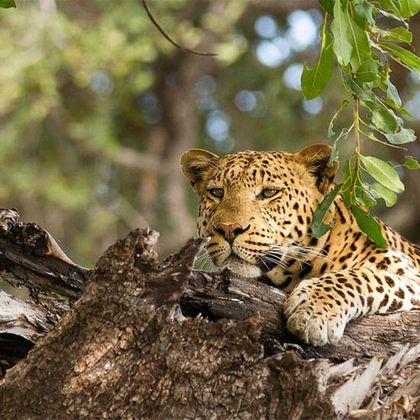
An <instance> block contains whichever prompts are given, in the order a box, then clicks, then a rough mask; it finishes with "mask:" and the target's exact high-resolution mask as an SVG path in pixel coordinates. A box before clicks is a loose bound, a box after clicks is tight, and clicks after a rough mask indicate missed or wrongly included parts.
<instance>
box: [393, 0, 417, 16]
mask: <svg viewBox="0 0 420 420" xmlns="http://www.w3.org/2000/svg"><path fill="white" fill-rule="evenodd" d="M398 6H399V11H400V14H401V16H402V17H404V18H409V17H411V16H414V15H415V14H416V13H417V12H418V11H419V10H420V1H419V0H399V1H398Z"/></svg>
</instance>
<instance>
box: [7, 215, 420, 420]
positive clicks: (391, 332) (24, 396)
mask: <svg viewBox="0 0 420 420" xmlns="http://www.w3.org/2000/svg"><path fill="white" fill-rule="evenodd" d="M3 214H4V213H3ZM6 214H8V218H7V217H6V218H3V220H5V219H7V221H6V222H4V223H5V224H7V229H3V231H2V233H0V235H1V237H2V239H3V241H4V242H3V244H4V245H5V246H6V247H8V246H9V242H10V244H11V245H12V247H11V249H13V250H15V252H16V255H18V254H19V253H20V254H19V255H22V258H20V259H19V260H17V259H15V260H12V259H11V258H4V255H9V256H10V255H11V253H9V254H7V253H3V254H2V259H1V260H0V261H1V264H2V269H3V273H9V271H7V270H10V273H11V275H12V276H16V273H18V275H17V281H18V283H15V282H14V281H12V283H13V284H15V285H16V284H19V285H22V284H26V283H27V287H28V289H29V290H30V291H31V290H32V289H36V287H38V286H39V285H41V286H42V287H43V290H44V292H45V293H47V290H48V287H49V284H51V290H52V292H51V293H54V295H50V296H54V298H55V296H56V295H59V297H60V293H61V292H62V293H63V295H62V296H61V297H60V298H61V299H63V301H64V302H66V303H67V305H68V306H69V307H71V309H70V310H69V311H68V312H67V314H66V316H64V317H61V315H62V313H63V312H65V310H66V309H65V308H64V306H61V307H60V305H58V306H57V307H58V308H60V310H61V312H60V310H55V307H54V306H53V305H49V306H47V307H46V308H44V312H41V311H40V308H41V307H42V305H40V299H39V296H40V295H39V294H38V295H37V294H36V293H35V296H36V298H34V299H33V298H32V296H31V295H30V294H29V295H27V296H26V298H27V299H28V298H29V300H31V299H32V300H33V302H32V303H31V304H29V302H25V301H24V300H22V299H20V300H19V299H17V298H14V297H12V296H10V295H6V294H5V293H1V294H0V309H1V307H2V306H1V305H3V308H4V307H6V305H9V306H11V307H13V310H9V312H8V313H7V314H6V312H4V311H3V312H2V311H1V310H0V332H2V333H0V347H1V346H2V345H3V347H4V348H5V349H6V348H9V350H10V348H12V347H13V344H17V343H18V340H20V344H19V346H15V348H16V349H18V348H19V351H20V353H19V354H17V353H16V354H14V358H10V359H9V361H8V363H9V364H7V363H3V364H2V365H0V367H1V366H3V369H4V368H8V367H10V366H11V365H12V364H14V363H15V362H16V361H17V359H19V358H22V357H23V360H21V361H20V362H19V363H17V364H16V365H15V366H14V367H13V368H11V369H9V370H7V371H6V375H5V376H4V378H3V380H1V381H0V417H1V418H5V419H9V418H10V419H11V418H16V417H20V418H36V417H43V418H45V417H49V418H63V419H65V418H75V417H83V416H89V417H111V418H117V417H120V418H121V417H123V418H132V417H136V418H138V417H146V418H173V417H177V418H179V417H197V416H201V417H211V416H213V417H214V416H217V417H223V418H233V417H276V418H306V417H307V418H323V419H324V418H343V417H346V416H349V415H350V416H353V417H355V416H356V417H357V416H370V417H372V416H374V415H377V416H382V417H383V418H392V417H395V416H397V415H405V416H409V415H415V413H416V412H418V407H417V406H416V404H417V400H416V398H418V396H419V395H420V383H419V380H418V379H419V378H418V371H419V357H420V344H419V333H418V331H419V327H420V325H419V322H420V319H419V318H420V317H419V312H415V311H412V312H407V313H396V314H392V315H386V316H370V317H366V318H364V319H361V320H360V321H357V322H354V323H352V324H351V325H350V326H349V328H348V330H347V332H346V334H345V336H344V337H343V339H342V340H341V341H340V342H339V343H338V344H337V345H335V346H328V347H324V348H313V347H309V346H304V345H301V344H299V343H298V342H297V340H296V339H294V338H293V337H292V336H290V335H289V334H288V333H287V330H286V329H285V321H284V319H283V316H282V303H283V302H284V299H285V298H286V296H285V294H284V293H283V292H281V291H279V290H277V289H275V288H273V287H271V286H269V285H265V284H262V283H259V282H257V281H255V280H250V279H243V278H240V277H238V276H236V275H234V274H232V273H230V272H224V273H218V274H214V273H213V274H209V273H202V272H193V271H192V264H193V260H194V258H195V255H196V254H197V252H198V251H199V249H200V247H201V246H202V243H201V241H190V242H189V243H188V244H187V246H186V247H185V248H184V249H183V250H181V251H180V252H179V253H178V254H177V255H175V256H173V257H171V258H169V259H167V260H166V261H165V262H164V263H162V264H161V265H158V264H157V256H156V253H155V251H154V246H155V243H156V241H157V234H156V233H155V232H153V231H150V230H144V231H133V232H131V233H130V235H129V236H128V237H127V238H126V239H125V240H122V241H118V242H117V243H116V244H115V245H113V246H112V247H111V248H110V249H109V250H108V251H107V252H106V253H105V254H104V256H103V257H102V258H101V259H100V260H99V262H98V264H97V266H96V268H95V270H94V271H93V273H89V272H88V271H86V270H83V269H81V268H80V267H77V266H76V265H74V264H73V263H71V262H70V263H69V262H68V261H67V260H66V258H61V257H60V254H55V255H46V253H47V252H49V251H45V250H48V246H45V245H44V246H43V247H41V249H44V252H41V253H40V254H41V255H36V253H35V252H34V247H35V249H36V248H37V245H36V244H37V243H38V244H39V243H41V242H37V241H36V240H33V238H34V237H31V235H28V236H26V239H25V240H24V241H21V240H17V239H16V238H13V235H10V232H11V231H12V229H17V231H18V232H19V229H23V231H24V232H31V230H30V229H29V228H28V227H27V226H26V227H25V225H21V224H20V227H15V225H16V224H18V221H17V219H16V218H15V217H13V213H6ZM10 215H12V217H11V216H10ZM31 229H32V228H31ZM39 229H40V228H39ZM41 231H42V230H41ZM5 232H6V233H5ZM34 232H35V235H38V234H39V233H40V231H39V230H37V229H35V230H34ZM40 235H41V237H43V238H44V239H45V238H47V242H46V243H48V241H49V240H50V239H48V236H45V235H44V234H42V232H41V233H40ZM19 237H20V238H22V237H23V235H21V236H19ZM44 243H45V242H44ZM34 244H35V245H34ZM38 249H39V248H38ZM45 258H53V259H54V260H53V261H54V264H58V263H57V260H58V261H60V262H59V265H58V266H59V267H60V269H59V271H58V272H57V273H55V272H54V269H55V267H56V266H57V265H54V264H51V265H48V264H49V261H50V260H46V259H45ZM66 264H67V265H66ZM47 265H48V270H46V271H42V270H43V269H45V267H46V266H47ZM34 266H36V269H34ZM66 267H67V270H68V273H69V272H72V271H71V270H77V273H79V275H81V276H84V278H86V277H87V276H88V275H89V274H91V280H90V281H89V283H88V284H87V286H86V288H85V289H84V290H83V291H82V287H79V289H78V290H77V284H78V283H77V281H74V279H73V280H72V279H67V280H66V279H63V278H62V276H63V275H64V274H63V268H66ZM8 275H9V274H8ZM6 280H7V276H6ZM19 282H20V283H19ZM35 292H36V290H35ZM78 296H79V297H80V299H79V300H78V301H77V302H76V303H73V302H74V301H75V299H76V298H77V297H78ZM51 308H53V310H52V309H51ZM180 308H181V310H180ZM9 309H10V307H9ZM51 314H55V316H54V317H52V316H51ZM6 315H7V317H6ZM2 316H3V321H4V322H3V323H2V321H1V320H2V318H1V317H2ZM6 319H7V320H6ZM57 321H58V323H57V325H55V327H53V325H54V324H55V323H56V322H57ZM8 329H9V330H8ZM41 335H44V338H43V339H42V340H38V338H39V337H40V336H41ZM37 340H38V341H37ZM32 342H36V345H35V347H34V349H33V350H32V351H30V352H29V354H28V355H27V357H24V356H25V355H26V352H27V351H28V350H29V349H30V348H31V346H32V344H31V343H32ZM0 357H3V354H2V353H1V352H0ZM338 361H341V363H340V364H337V362H338ZM384 383H386V384H387V386H382V385H383V384H384ZM400 384H401V386H399V385H400ZM416 410H417V411H416Z"/></svg>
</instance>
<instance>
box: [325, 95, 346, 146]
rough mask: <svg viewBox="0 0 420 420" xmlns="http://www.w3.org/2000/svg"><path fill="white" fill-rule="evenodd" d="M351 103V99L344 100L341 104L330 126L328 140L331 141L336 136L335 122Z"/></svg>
mask: <svg viewBox="0 0 420 420" xmlns="http://www.w3.org/2000/svg"><path fill="white" fill-rule="evenodd" d="M349 103H350V99H344V100H343V102H341V105H340V108H338V111H337V112H336V113H335V114H334V115H333V117H332V118H331V121H330V123H329V124H328V140H331V139H332V138H333V137H334V135H335V132H334V122H335V120H336V119H337V118H338V116H339V115H340V114H341V113H342V112H343V109H345V108H346V107H347V105H348V104H349Z"/></svg>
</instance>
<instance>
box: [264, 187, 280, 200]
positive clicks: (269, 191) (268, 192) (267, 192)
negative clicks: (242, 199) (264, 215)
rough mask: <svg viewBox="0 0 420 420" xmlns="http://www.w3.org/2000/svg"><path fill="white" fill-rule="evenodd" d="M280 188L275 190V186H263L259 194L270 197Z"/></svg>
mask: <svg viewBox="0 0 420 420" xmlns="http://www.w3.org/2000/svg"><path fill="white" fill-rule="evenodd" d="M279 191H280V190H276V189H275V188H264V189H263V190H262V191H261V196H262V197H263V198H271V197H274V196H275V195H276V194H277V193H278V192H279Z"/></svg>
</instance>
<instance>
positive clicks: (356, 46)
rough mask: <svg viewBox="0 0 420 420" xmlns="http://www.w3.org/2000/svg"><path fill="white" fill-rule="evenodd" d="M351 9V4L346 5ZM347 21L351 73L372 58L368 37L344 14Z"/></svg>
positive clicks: (348, 15)
mask: <svg viewBox="0 0 420 420" xmlns="http://www.w3.org/2000/svg"><path fill="white" fill-rule="evenodd" d="M348 4H349V7H350V8H351V5H352V3H350V2H349V3H348ZM345 18H346V19H347V20H348V23H347V27H348V30H349V39H350V43H351V46H352V54H351V58H350V64H351V67H352V69H353V71H355V72H356V71H357V70H358V69H359V67H360V66H361V65H362V64H363V63H364V62H365V61H366V60H369V59H370V57H371V56H372V53H371V49H370V45H369V41H368V37H367V34H366V32H365V31H364V30H363V29H362V28H361V27H360V26H359V25H358V23H357V22H356V21H355V20H354V19H353V18H352V15H351V14H350V13H347V14H345Z"/></svg>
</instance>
